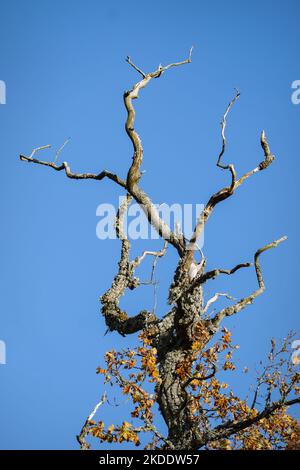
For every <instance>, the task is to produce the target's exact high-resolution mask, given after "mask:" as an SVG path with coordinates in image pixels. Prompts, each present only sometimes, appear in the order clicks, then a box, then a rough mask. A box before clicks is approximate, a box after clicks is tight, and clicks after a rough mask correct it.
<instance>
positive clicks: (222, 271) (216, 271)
mask: <svg viewBox="0 0 300 470" xmlns="http://www.w3.org/2000/svg"><path fill="white" fill-rule="evenodd" d="M250 266H251V263H240V264H237V265H236V266H235V267H234V268H232V269H221V268H220V269H213V270H211V271H207V272H206V273H204V274H202V275H201V276H200V277H199V278H197V279H196V280H195V283H197V284H204V283H205V282H206V281H208V280H209V279H215V278H216V277H218V276H219V275H220V274H227V275H228V276H229V275H231V274H234V273H235V272H236V271H238V270H239V269H241V268H249V267H250Z"/></svg>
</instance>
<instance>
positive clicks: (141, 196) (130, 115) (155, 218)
mask: <svg viewBox="0 0 300 470" xmlns="http://www.w3.org/2000/svg"><path fill="white" fill-rule="evenodd" d="M191 54H192V48H191V50H190V53H189V57H188V59H186V60H185V61H182V62H175V63H173V64H169V65H167V66H166V67H162V66H159V67H158V69H157V70H155V71H154V72H151V73H148V74H145V73H144V72H142V71H141V70H140V69H139V68H138V67H137V66H136V65H135V64H133V62H132V61H131V59H130V58H127V62H128V63H129V64H130V65H131V66H132V67H133V68H134V69H135V70H137V71H138V72H139V73H140V74H141V75H142V77H143V78H142V80H140V81H139V82H138V83H136V84H135V85H134V86H133V88H132V89H131V90H129V91H126V92H125V93H124V104H125V107H126V110H127V119H126V123H125V129H126V132H127V134H128V137H129V138H130V140H131V142H132V145H133V152H134V153H133V158H132V164H131V166H130V168H129V170H128V174H127V180H126V187H127V190H128V192H129V193H130V194H131V195H132V196H133V197H134V199H135V200H136V201H137V202H138V203H139V204H140V205H141V206H142V208H143V210H144V212H145V214H146V215H147V218H148V221H149V223H150V224H151V225H152V226H153V227H154V228H155V229H156V230H157V232H158V233H159V235H160V236H161V237H162V238H164V239H165V240H168V241H169V242H170V243H171V244H172V245H173V246H174V247H175V248H176V249H177V251H178V252H179V254H180V255H181V254H182V253H183V250H184V241H183V237H182V236H180V235H177V234H175V233H173V232H172V231H171V229H170V227H169V226H168V225H167V224H166V223H165V222H164V221H163V220H162V219H161V217H160V216H159V213H158V210H157V208H156V207H155V206H154V204H153V203H152V201H151V199H150V198H149V196H148V195H147V194H146V193H145V192H144V191H143V190H142V189H140V188H139V186H138V183H139V181H140V178H141V176H142V174H141V172H140V167H141V164H142V161H143V147H142V142H141V139H140V137H139V135H138V133H137V132H136V130H135V128H134V123H135V109H134V107H133V104H132V100H134V99H137V98H138V96H139V91H140V90H141V89H142V88H144V87H145V86H146V85H147V84H148V83H149V82H150V80H151V79H152V78H158V77H159V76H160V75H161V74H162V73H163V72H164V71H166V70H168V69H169V68H171V67H175V66H179V65H183V64H187V63H190V62H191Z"/></svg>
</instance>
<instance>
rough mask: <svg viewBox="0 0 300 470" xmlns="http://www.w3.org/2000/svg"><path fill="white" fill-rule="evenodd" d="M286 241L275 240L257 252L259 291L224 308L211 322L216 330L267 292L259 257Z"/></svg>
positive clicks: (255, 262) (255, 263)
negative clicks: (227, 318)
mask: <svg viewBox="0 0 300 470" xmlns="http://www.w3.org/2000/svg"><path fill="white" fill-rule="evenodd" d="M286 239H287V237H282V238H280V239H279V240H275V241H274V242H272V243H269V244H268V245H266V246H264V247H263V248H260V249H259V250H257V252H256V253H255V255H254V265H255V271H256V277H257V282H258V286H259V288H258V289H257V290H255V291H254V292H253V293H252V294H250V295H249V296H247V297H245V298H243V299H241V300H240V301H239V302H237V303H236V304H235V305H231V306H230V307H226V308H223V309H222V310H220V312H218V313H217V314H216V315H215V316H214V318H213V319H212V320H211V324H212V326H213V327H214V328H216V327H218V326H219V325H220V323H221V321H222V320H223V318H225V317H230V316H231V315H234V314H235V313H238V312H240V311H241V310H243V309H244V308H245V307H246V306H247V305H249V304H252V302H253V301H254V299H255V298H256V297H258V296H259V295H260V294H262V293H263V291H264V290H265V285H264V281H263V277H262V273H261V267H260V264H259V256H260V255H261V253H263V252H264V251H266V250H269V249H270V248H275V247H276V246H277V245H279V243H281V242H283V241H284V240H286Z"/></svg>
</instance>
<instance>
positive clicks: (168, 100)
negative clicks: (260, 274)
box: [0, 0, 300, 449]
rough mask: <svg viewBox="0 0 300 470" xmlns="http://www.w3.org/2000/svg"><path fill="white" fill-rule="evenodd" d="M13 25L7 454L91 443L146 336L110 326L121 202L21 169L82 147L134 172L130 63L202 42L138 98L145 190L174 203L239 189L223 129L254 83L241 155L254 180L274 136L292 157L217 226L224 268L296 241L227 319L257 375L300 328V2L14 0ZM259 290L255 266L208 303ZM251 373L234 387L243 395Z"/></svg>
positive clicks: (234, 124) (1, 317)
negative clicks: (109, 377) (106, 363)
mask: <svg viewBox="0 0 300 470" xmlns="http://www.w3.org/2000/svg"><path fill="white" fill-rule="evenodd" d="M0 14H1V29H0V48H1V53H0V80H4V81H5V82H6V86H7V104H6V105H0V129H1V139H0V155H1V161H2V165H1V174H2V181H1V198H0V205H1V219H2V224H1V231H0V239H1V240H0V247H1V287H0V289H1V297H0V298H1V314H0V339H2V340H4V341H5V342H6V345H7V365H5V366H3V365H0V448H2V449H16V448H18V449H20V448H21V449H53V448H55V449H74V448H77V443H76V441H75V435H76V433H78V431H79V429H80V427H81V425H82V423H83V422H84V420H85V418H86V417H87V414H88V413H89V411H90V410H91V408H92V407H93V405H94V404H95V402H96V401H97V399H98V397H99V396H100V394H101V392H102V389H101V380H100V378H99V377H98V376H96V375H95V369H96V366H98V365H100V364H103V362H102V356H103V353H104V351H105V350H107V349H109V348H111V347H124V346H126V345H132V344H133V342H134V339H135V338H120V337H119V336H118V335H117V334H115V333H112V334H108V335H106V336H104V332H105V325H104V322H103V319H102V318H101V316H100V315H99V302H98V297H99V295H101V293H103V292H104V290H105V289H106V288H107V287H108V286H109V283H110V280H111V278H112V277H113V275H114V273H115V270H116V263H117V261H118V257H119V243H118V241H100V240H98V239H97V238H96V233H95V230H96V223H97V218H96V207H97V206H98V204H100V203H102V202H113V203H115V202H116V201H117V199H118V196H119V195H121V192H120V190H119V188H118V187H116V186H115V185H114V184H113V183H111V182H109V181H104V182H102V183H98V182H93V181H71V180H68V179H66V178H65V177H64V175H63V174H62V173H56V172H53V171H51V170H49V169H47V168H43V167H37V166H33V165H28V164H25V163H21V162H20V161H19V159H18V156H19V154H20V153H25V154H29V153H30V152H31V150H32V148H34V147H37V146H39V145H45V144H52V145H53V147H54V149H55V148H58V147H59V146H60V145H61V144H62V142H63V141H64V140H65V139H66V138H67V137H69V136H70V137H71V142H70V143H69V144H68V146H67V147H66V148H65V149H64V151H63V156H62V159H63V160H67V161H68V162H69V163H70V164H71V167H72V168H73V169H74V170H75V171H95V172H97V171H100V170H102V169H103V168H106V169H109V170H112V171H115V170H117V171H118V173H119V174H120V175H121V176H123V177H124V175H125V174H126V169H127V168H128V165H129V163H130V161H131V155H132V150H131V145H130V142H129V141H128V138H127V136H126V135H125V133H124V119H125V116H126V113H125V110H124V106H123V101H122V93H123V91H124V90H125V89H128V88H129V87H131V85H132V84H133V83H135V82H136V81H137V78H138V77H137V75H136V74H135V72H134V71H133V70H132V69H131V68H130V67H129V66H128V65H127V64H126V62H125V60H124V59H125V57H126V56H127V55H128V54H130V55H131V57H132V58H133V59H134V61H135V62H136V63H137V64H138V65H140V66H141V67H142V68H143V69H145V70H146V71H151V70H152V69H153V68H156V66H157V65H158V64H159V63H160V62H161V63H163V64H166V63H168V62H170V61H171V62H172V61H176V60H180V59H183V58H185V57H186V54H187V51H188V49H189V47H190V46H191V45H192V44H194V46H195V50H194V56H193V63H192V64H191V65H189V66H185V67H182V68H180V69H174V70H172V71H170V72H169V73H166V74H165V75H164V76H163V77H162V78H160V79H159V80H154V81H153V82H151V84H150V85H149V87H148V88H147V89H145V90H143V91H142V93H141V98H140V100H139V102H138V103H137V105H136V107H137V123H136V125H137V129H138V131H139V133H140V134H141V136H142V139H143V144H144V149H145V158H144V164H143V168H144V169H145V170H146V173H145V175H144V178H143V187H144V188H145V189H146V190H148V191H149V193H150V194H151V196H152V198H153V200H154V202H156V203H161V202H168V203H174V202H179V203H196V202H197V203H204V202H206V200H207V198H208V197H209V195H210V194H211V193H212V192H213V191H215V190H217V189H219V188H220V187H221V186H222V185H224V184H226V182H227V181H228V177H227V175H226V174H224V173H223V172H221V171H218V169H217V168H216V166H215V161H216V156H217V154H218V151H219V148H220V128H219V122H220V118H221V116H222V114H223V112H224V110H225V108H226V106H227V104H228V101H229V100H230V99H231V97H232V96H233V89H234V87H238V88H239V89H240V91H241V93H242V95H241V99H240V101H239V102H238V103H237V104H236V106H235V108H234V110H233V111H232V114H231V115H230V119H229V123H228V129H227V137H228V148H227V154H226V157H225V158H226V161H230V162H234V163H235V166H236V169H237V171H238V174H241V173H242V172H245V171H246V170H248V169H251V168H254V166H256V164H257V163H258V162H259V161H260V160H261V158H262V152H261V148H260V144H259V134H260V131H261V130H262V129H265V130H266V132H267V135H268V137H269V141H270V145H271V149H272V151H273V152H274V153H275V155H276V157H277V159H276V161H275V163H274V164H273V165H272V166H271V168H269V169H268V170H267V171H266V172H262V173H260V174H257V175H255V177H253V178H252V179H251V180H248V182H247V183H246V184H244V186H242V187H241V188H240V189H239V191H238V192H237V193H236V195H235V196H234V197H232V198H231V199H230V200H228V201H226V202H225V203H223V204H222V205H221V206H220V207H218V208H217V210H216V211H215V214H214V216H213V217H212V219H211V220H210V222H209V224H208V226H207V229H206V232H205V254H206V256H207V257H208V267H211V268H214V267H217V266H221V267H231V266H233V265H235V264H236V263H238V262H245V261H251V259H252V256H253V253H254V252H255V250H256V249H257V248H258V247H260V246H263V245H264V244H265V243H267V242H269V241H272V240H273V239H275V238H278V237H280V236H282V235H284V234H286V235H288V237H289V239H288V241H287V242H285V243H284V244H282V245H281V246H280V247H278V248H277V249H276V250H274V251H272V252H268V253H266V254H265V255H264V256H263V259H262V266H263V271H264V276H265V282H266V285H267V291H266V293H264V295H263V296H261V297H260V298H259V299H257V301H256V302H255V305H253V306H251V307H249V308H248V310H245V311H243V312H242V313H240V314H239V315H238V316H237V317H235V318H234V320H233V321H230V322H227V324H226V325H227V326H228V327H230V328H231V329H232V331H233V339H234V341H235V342H236V343H239V344H240V345H241V349H240V351H239V360H238V365H239V367H240V368H242V367H243V366H244V365H249V366H253V365H254V364H255V363H256V362H257V361H258V360H259V358H260V357H262V356H263V355H264V354H265V353H266V351H267V349H268V346H269V339H270V338H271V337H272V336H275V337H276V338H280V337H282V336H284V335H285V334H286V333H287V332H288V331H289V330H290V329H291V328H294V329H297V327H298V326H299V301H298V298H297V289H298V266H299V250H298V246H299V221H298V191H297V185H298V182H299V171H300V168H299V131H300V129H299V125H300V124H299V122H300V121H299V118H300V105H298V106H295V105H293V104H292V102H291V83H292V82H293V81H294V80H297V79H300V69H299V43H300V30H299V14H300V4H299V2H298V1H297V0H288V1H285V2H283V1H277V0H251V1H243V2H240V1H232V0H228V1H226V2H224V1H217V0H211V1H204V0H201V1H196V0H186V1H184V2H183V1H170V0H165V1H157V0H154V1H151V2H138V1H130V0H129V1H127V2H123V1H96V0H86V1H82V0H76V1H70V0H69V1H66V0H60V1H57V0H51V1H49V0H44V1H42V2H41V1H33V0H26V1H16V0H10V1H8V0H6V1H5V0H3V1H2V2H1V11H0ZM53 151H54V150H53ZM43 156H44V157H45V158H49V160H50V159H52V158H53V153H51V152H48V151H47V152H45V154H43ZM141 249H142V245H141V244H138V246H137V249H136V251H135V252H134V253H136V252H138V251H139V250H141ZM175 263H176V256H175V253H173V252H172V250H170V253H169V257H168V258H166V259H165V260H164V261H163V262H162V263H161V268H160V271H159V273H158V274H159V278H160V281H161V282H160V291H159V294H160V301H159V313H163V312H164V311H165V308H166V306H165V299H166V295H167V288H168V284H169V282H170V280H171V275H172V269H173V268H174V267H175ZM144 275H145V277H146V276H147V272H146V271H145V272H144ZM255 286H256V284H255V276H254V274H253V271H251V270H250V271H248V272H245V271H241V272H238V273H236V275H235V276H234V277H231V278H230V279H228V278H226V279H225V280H222V281H218V282H217V281H215V283H211V284H210V285H209V286H208V291H207V296H209V295H210V294H212V293H214V292H215V291H218V290H219V291H220V290H221V291H222V290H223V291H227V292H230V293H231V294H232V295H233V296H235V297H238V296H243V295H245V294H247V293H249V292H250V291H251V290H252V289H253V287H255ZM151 302H152V292H151V291H150V290H149V289H148V290H147V288H144V289H140V291H139V292H138V291H137V292H135V293H130V294H129V296H128V297H127V299H125V300H124V303H123V305H124V306H126V307H128V309H129V311H130V312H136V310H137V309H138V308H140V307H142V308H147V307H151ZM247 380H248V379H246V378H245V376H240V377H239V378H238V379H234V377H232V381H233V384H234V386H235V389H236V390H237V391H240V392H241V393H242V394H246V393H247V390H248V385H249V383H248V382H247ZM101 418H102V419H103V420H104V421H105V422H106V423H107V424H110V422H111V421H115V422H116V421H117V418H118V419H119V421H120V420H122V419H128V415H127V414H126V404H125V407H124V406H123V407H122V406H120V407H119V408H117V409H114V408H112V407H106V408H103V409H102V414H101Z"/></svg>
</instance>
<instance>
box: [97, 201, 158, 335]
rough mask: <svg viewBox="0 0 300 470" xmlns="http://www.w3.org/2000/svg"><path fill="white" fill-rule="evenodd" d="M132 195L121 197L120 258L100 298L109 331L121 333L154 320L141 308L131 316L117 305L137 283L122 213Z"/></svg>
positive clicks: (119, 219) (118, 215) (118, 234)
mask: <svg viewBox="0 0 300 470" xmlns="http://www.w3.org/2000/svg"><path fill="white" fill-rule="evenodd" d="M131 200H132V196H130V195H129V194H127V196H126V198H124V199H123V201H122V203H121V205H120V208H119V211H118V213H117V217H116V224H115V226H116V233H117V237H118V238H119V239H120V240H121V243H122V248H121V258H120V261H119V271H118V273H117V275H116V276H115V278H114V280H113V283H112V285H111V287H110V288H109V289H108V290H107V291H106V292H105V294H103V295H102V296H101V298H100V300H101V303H102V313H103V315H104V317H105V322H106V324H107V326H108V328H109V330H110V331H118V333H120V334H121V335H123V336H124V335H127V334H132V333H136V332H137V331H140V330H142V329H144V328H145V327H146V326H147V325H148V324H149V323H151V322H154V321H156V317H155V315H153V314H152V313H151V312H148V311H147V310H142V311H141V312H140V313H138V314H137V315H135V316H133V317H128V315H127V313H126V312H125V311H124V310H121V309H120V307H119V301H120V298H121V297H122V295H123V294H124V292H125V290H126V289H127V288H129V289H135V288H136V287H138V285H139V280H138V279H137V278H134V277H133V274H134V268H135V265H134V264H133V263H132V262H130V241H129V240H128V238H127V236H126V234H125V232H124V229H123V221H124V215H125V213H126V211H127V208H128V205H129V204H130V202H131Z"/></svg>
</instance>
